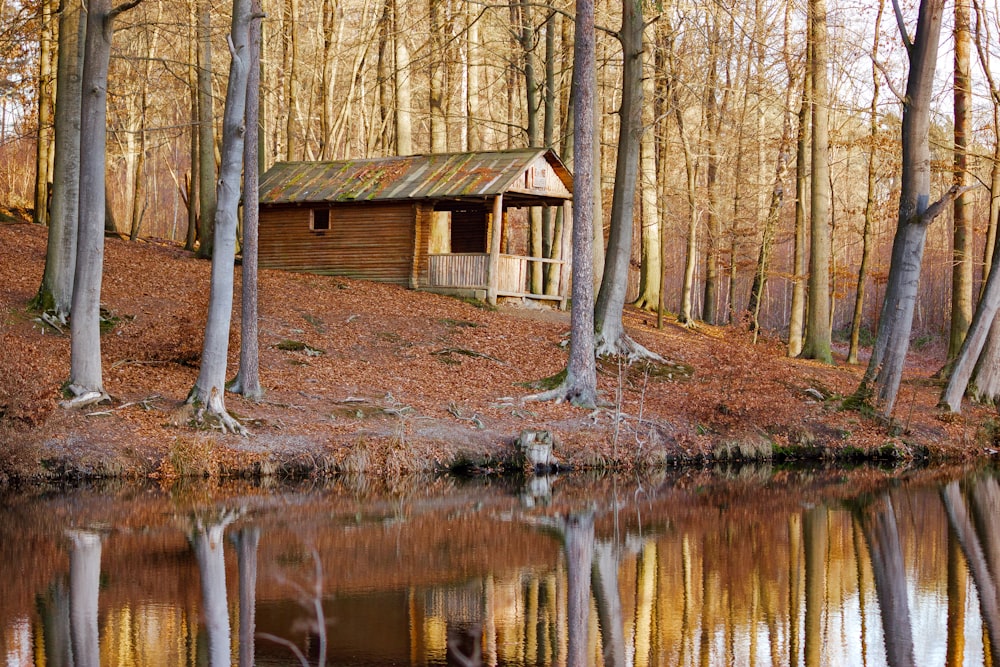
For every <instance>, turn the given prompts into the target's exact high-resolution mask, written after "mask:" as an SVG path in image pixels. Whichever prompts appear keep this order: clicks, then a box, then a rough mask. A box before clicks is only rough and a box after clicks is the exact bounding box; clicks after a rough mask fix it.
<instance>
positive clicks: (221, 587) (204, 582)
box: [188, 512, 236, 667]
mask: <svg viewBox="0 0 1000 667" xmlns="http://www.w3.org/2000/svg"><path fill="white" fill-rule="evenodd" d="M235 519H236V515H235V514H233V513H231V512H225V513H223V514H222V516H219V517H214V518H213V520H212V522H211V523H208V524H207V525H206V522H205V521H204V520H203V519H202V517H197V518H195V519H194V520H193V521H192V525H191V528H190V532H189V533H188V540H189V541H190V543H191V548H192V549H193V550H194V556H195V559H196V560H197V561H198V572H199V573H200V574H201V600H202V611H203V613H204V616H205V631H206V634H207V636H208V664H209V665H210V666H211V667H223V666H224V665H229V664H230V663H231V659H230V641H231V640H230V626H229V607H228V605H227V601H226V559H225V554H224V552H223V538H224V535H225V532H226V528H227V527H228V526H229V524H231V523H232V522H233V521H234V520H235Z"/></svg>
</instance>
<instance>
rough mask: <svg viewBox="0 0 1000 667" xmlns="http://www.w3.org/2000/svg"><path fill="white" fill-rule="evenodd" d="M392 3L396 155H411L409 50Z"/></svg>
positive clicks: (396, 1) (396, 3)
mask: <svg viewBox="0 0 1000 667" xmlns="http://www.w3.org/2000/svg"><path fill="white" fill-rule="evenodd" d="M389 1H390V2H392V18H393V44H394V45H395V56H396V67H395V69H394V70H393V71H394V76H395V88H396V155H413V102H412V90H411V84H410V80H411V78H412V73H411V72H410V50H409V48H408V47H407V46H406V33H405V32H404V31H403V25H402V23H403V21H402V18H401V17H400V6H399V0H389Z"/></svg>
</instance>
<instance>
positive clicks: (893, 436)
mask: <svg viewBox="0 0 1000 667" xmlns="http://www.w3.org/2000/svg"><path fill="white" fill-rule="evenodd" d="M45 244H46V232H45V230H44V229H42V228H39V227H36V226H34V225H31V224H28V223H26V222H24V221H23V220H20V219H17V216H13V217H11V216H5V215H3V214H2V212H0V318H2V319H0V483H2V482H5V481H7V482H11V481H16V480H22V481H31V480H40V479H53V478H74V477H101V476H128V477H147V476H152V477H161V478H162V477H172V476H175V475H207V476H214V475H253V474H271V473H274V474H305V475H310V474H312V475H329V474H335V473H338V472H367V473H369V474H373V475H376V476H381V477H386V478H392V477H394V476H399V475H404V474H406V473H408V472H428V471H436V470H444V469H452V468H465V469H469V470H473V471H489V470H496V469H499V468H501V467H503V465H505V462H509V461H510V460H511V456H512V453H513V450H514V441H515V439H516V438H517V437H518V435H519V434H520V433H521V431H522V430H525V429H544V430H548V431H550V432H552V433H553V434H554V435H555V436H556V438H557V445H556V448H555V454H556V456H557V457H558V458H559V460H560V461H561V462H562V463H563V464H565V465H568V466H573V467H577V468H584V467H622V468H649V467H662V466H672V465H679V464H684V463H698V462H704V461H708V460H712V459H732V458H743V459H760V458H770V459H777V460H782V459H796V458H820V459H838V460H858V459H882V458H884V459H890V460H904V461H911V460H913V461H918V460H948V461H963V460H968V459H972V458H976V457H981V456H986V455H992V454H994V453H995V452H994V449H993V447H994V431H995V424H996V417H995V413H994V411H993V410H988V409H986V408H983V407H979V406H974V405H971V406H970V405H966V406H965V408H964V410H963V412H962V413H961V415H957V416H945V415H942V414H941V413H940V412H939V411H938V410H937V408H936V407H935V406H936V403H937V399H938V395H939V393H940V390H941V384H940V382H938V381H936V380H933V379H932V376H933V374H934V372H935V371H936V370H937V369H938V368H939V367H940V366H941V364H942V358H941V354H940V351H939V350H937V351H935V350H928V349H926V348H925V349H924V350H922V351H921V352H913V353H911V355H910V365H909V367H908V369H907V373H906V376H905V378H904V381H903V385H902V388H901V390H900V395H899V400H898V402H897V409H896V422H897V424H896V426H895V427H894V428H893V429H891V430H890V429H889V428H887V427H886V426H885V425H884V424H880V423H878V422H877V421H875V420H873V419H870V418H868V417H865V416H863V415H862V414H860V413H858V412H856V411H847V410H843V409H842V407H841V403H842V400H843V398H844V397H845V396H847V395H849V394H851V393H852V392H853V391H854V390H855V389H856V388H857V386H858V383H859V380H860V378H861V374H862V372H863V370H864V369H863V367H858V366H849V365H846V364H845V363H844V361H843V355H842V354H841V355H840V356H839V357H838V359H837V363H836V365H833V366H828V365H824V364H819V363H816V362H813V361H805V360H797V359H789V358H787V357H786V356H785V354H784V352H785V348H784V346H783V344H782V342H781V341H780V340H777V339H776V338H765V339H763V340H762V341H759V342H757V343H756V344H754V343H753V341H752V340H751V337H750V336H749V335H748V334H747V333H746V331H745V330H744V329H743V328H741V327H721V328H720V327H711V326H707V325H701V324H699V325H698V326H696V327H692V328H686V327H683V326H680V325H678V324H677V322H676V320H675V319H674V318H668V319H667V321H666V324H665V326H664V328H663V329H657V328H656V317H655V315H652V314H649V313H645V312H640V311H637V310H632V309H630V310H628V311H627V312H626V325H627V330H628V332H629V334H630V335H631V336H632V337H633V338H634V339H635V340H637V341H638V342H639V343H641V344H642V345H644V346H645V347H647V348H648V349H650V350H653V351H655V352H657V353H659V354H660V355H662V356H663V357H664V358H666V359H667V360H668V363H667V364H666V365H663V366H659V365H657V366H651V365H647V364H633V365H631V366H624V367H623V366H621V365H619V364H618V363H617V362H615V361H609V362H601V363H600V365H599V378H598V381H599V388H600V391H601V397H602V399H603V400H604V401H605V402H606V403H607V406H606V407H603V408H600V409H598V410H596V411H594V410H582V409H578V408H575V407H572V406H570V405H567V404H556V403H540V402H525V401H524V400H523V399H524V397H525V396H527V395H529V394H532V393H534V392H535V391H537V389H533V388H532V383H535V382H537V381H539V380H542V379H544V378H547V377H550V376H552V375H553V374H555V373H558V372H559V371H560V370H561V369H563V368H564V367H565V364H566V358H567V352H568V348H567V342H568V335H567V334H568V329H569V315H568V313H563V312H558V311H552V310H545V309H540V308H533V307H528V306H525V305H521V304H507V305H504V306H503V307H501V308H499V309H497V310H489V309H485V308H482V307H477V306H476V305H473V304H470V303H466V302H464V301H461V300H457V299H453V298H449V297H444V296H438V295H434V294H427V293H422V292H415V291H410V290H406V289H403V288H400V287H396V286H392V285H384V284H378V283H371V282H365V281H358V280H350V279H346V278H339V277H330V276H318V275H310V274H294V273H287V272H282V271H261V272H260V281H259V290H260V299H259V302H260V337H259V340H260V365H261V380H262V383H263V385H264V387H265V390H266V395H265V397H264V399H263V400H262V401H260V402H250V401H248V400H245V399H243V398H242V397H240V396H234V395H227V398H226V401H227V406H228V408H229V410H230V411H231V412H232V413H233V414H234V415H235V416H236V417H237V418H238V419H240V421H241V422H242V423H243V424H244V425H245V426H246V427H247V428H248V429H249V430H250V432H251V435H250V436H249V437H241V436H238V435H232V434H223V433H220V432H214V431H205V430H198V429H196V428H194V427H192V426H191V425H190V424H189V423H188V421H187V417H188V413H187V412H185V411H184V410H183V406H184V400H185V397H186V396H187V394H188V392H189V390H190V389H191V387H192V386H193V384H194V382H195V380H196V378H197V374H198V360H199V356H200V352H201V344H202V338H203V333H204V325H205V316H206V311H207V304H208V292H209V271H210V263H209V262H207V261H203V260H197V259H195V258H194V257H193V256H192V255H191V253H188V252H185V251H184V250H183V249H182V248H181V247H178V246H177V245H176V244H172V243H168V242H160V241H156V240H148V241H141V242H136V243H130V242H127V241H123V240H119V239H113V238H109V239H108V240H107V243H106V254H105V268H104V284H103V291H102V302H103V304H104V306H105V307H106V309H107V310H108V311H109V312H110V313H111V314H112V315H113V319H112V320H111V321H110V322H109V327H108V331H107V332H106V333H105V334H104V335H103V336H102V354H103V360H104V367H103V368H104V381H105V388H106V390H107V391H108V393H109V394H110V395H111V397H112V401H111V402H110V403H109V404H103V405H97V406H91V407H89V408H86V409H82V410H70V409H66V408H62V407H60V406H59V402H60V400H62V398H63V397H62V395H61V390H60V387H61V385H62V384H63V383H64V381H65V380H66V378H67V377H68V373H69V354H70V341H69V335H68V332H60V331H57V330H55V329H54V328H53V327H51V326H49V325H47V324H44V323H42V322H41V321H40V320H39V319H37V313H35V312H33V311H32V310H31V309H30V308H29V305H28V304H29V301H30V300H31V299H32V297H33V296H34V295H35V293H36V291H37V289H38V285H39V284H40V281H41V276H42V271H43V268H44V263H45ZM238 274H239V271H238V270H237V285H238V284H239V281H238V277H239V276H238ZM236 303H237V304H238V303H239V298H238V296H237V299H236ZM238 310H239V307H238V305H237V307H236V311H237V312H235V313H234V317H233V323H232V343H231V345H230V368H231V373H230V374H231V375H235V371H236V368H237V359H238V355H239V342H238V341H239V330H240V323H239V312H238ZM841 352H843V350H841Z"/></svg>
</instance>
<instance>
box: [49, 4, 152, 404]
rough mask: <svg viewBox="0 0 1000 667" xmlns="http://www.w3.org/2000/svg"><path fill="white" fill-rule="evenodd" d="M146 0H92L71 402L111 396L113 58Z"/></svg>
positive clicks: (83, 110) (85, 66) (85, 82)
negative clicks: (107, 324) (106, 287)
mask: <svg viewBox="0 0 1000 667" xmlns="http://www.w3.org/2000/svg"><path fill="white" fill-rule="evenodd" d="M140 1H141V0H127V1H126V2H124V3H122V4H120V5H117V6H115V7H112V6H111V1H110V0H91V2H90V4H89V5H88V6H87V37H86V49H85V56H84V63H83V80H82V90H83V92H84V94H83V98H82V101H81V104H80V117H81V119H82V121H81V126H80V137H81V141H80V204H79V210H80V221H79V230H78V241H77V256H76V273H75V277H74V283H73V306H72V310H73V317H72V319H71V320H70V334H71V341H70V376H69V390H70V391H71V392H72V393H73V394H74V395H75V397H76V398H74V399H73V400H71V401H69V402H67V403H66V405H67V406H69V407H75V406H80V405H88V404H91V403H95V402H97V401H101V400H105V399H107V398H108V395H107V393H106V392H105V391H104V379H103V377H102V375H101V323H100V318H101V277H102V271H103V269H104V226H105V212H106V206H107V192H106V183H105V174H104V169H105V161H106V155H105V151H106V148H107V113H108V105H107V94H108V91H107V87H108V64H109V61H110V59H111V36H112V34H113V32H114V21H115V18H116V17H117V16H118V15H119V14H121V13H122V12H124V11H127V10H129V9H132V8H133V7H135V6H136V5H138V4H139V2H140Z"/></svg>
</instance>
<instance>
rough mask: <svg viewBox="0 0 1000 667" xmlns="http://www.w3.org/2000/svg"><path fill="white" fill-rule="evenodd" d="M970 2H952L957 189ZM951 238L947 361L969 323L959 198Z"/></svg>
mask: <svg viewBox="0 0 1000 667" xmlns="http://www.w3.org/2000/svg"><path fill="white" fill-rule="evenodd" d="M971 4H972V3H971V2H970V0H955V28H954V41H955V73H954V85H953V88H954V91H953V93H954V110H955V130H954V133H955V134H954V136H955V148H954V181H953V183H954V184H955V185H957V186H958V187H960V188H961V187H967V186H968V185H969V183H970V181H971V177H972V175H971V174H970V173H969V158H968V149H969V140H970V138H971V137H970V134H971V131H972V83H971V79H970V77H969V51H970V50H971V45H972V35H971V32H970V13H971ZM953 210H954V215H953V216H952V219H953V221H954V234H953V243H952V273H951V334H950V336H949V338H948V359H954V358H955V357H956V356H957V355H958V352H959V350H960V349H961V347H962V341H963V340H965V335H966V333H967V332H968V331H969V325H970V323H971V321H972V280H973V276H972V269H973V264H972V256H973V252H974V249H973V246H974V242H975V237H974V229H973V221H972V214H973V206H972V202H968V203H967V202H966V198H965V197H959V198H958V199H956V200H955V202H954V209H953Z"/></svg>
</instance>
